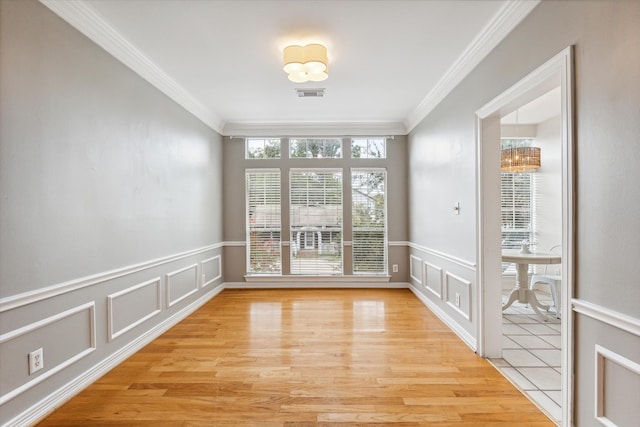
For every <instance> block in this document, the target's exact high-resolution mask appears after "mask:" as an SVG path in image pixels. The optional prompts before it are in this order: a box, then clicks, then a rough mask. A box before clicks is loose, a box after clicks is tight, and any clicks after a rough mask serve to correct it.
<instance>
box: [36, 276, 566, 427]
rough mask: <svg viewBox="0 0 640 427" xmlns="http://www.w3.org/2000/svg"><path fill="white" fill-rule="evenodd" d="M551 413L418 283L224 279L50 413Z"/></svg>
mask: <svg viewBox="0 0 640 427" xmlns="http://www.w3.org/2000/svg"><path fill="white" fill-rule="evenodd" d="M371 424H377V425H381V426H382V425H389V426H440V427H444V426H461V425H467V426H476V427H482V426H496V425H517V426H554V424H553V423H552V422H551V421H550V420H549V419H548V418H547V417H546V416H545V415H543V414H542V413H541V412H540V411H539V410H538V409H537V408H536V407H535V406H534V405H533V404H532V403H531V402H529V400H527V399H526V398H525V397H524V396H523V395H522V394H521V393H520V392H519V391H518V390H516V389H515V388H514V387H513V386H512V385H511V384H510V383H509V382H508V381H507V380H506V379H504V377H502V375H500V373H498V371H496V370H495V369H494V368H493V367H492V366H491V365H489V363H488V362H486V361H485V360H483V359H482V358H480V357H478V356H476V355H475V354H474V353H473V352H472V351H471V350H470V349H469V348H468V347H467V346H466V345H465V344H464V343H462V342H461V341H460V339H458V338H457V336H456V335H455V334H453V333H452V332H451V331H450V330H449V329H448V328H447V327H446V326H445V325H444V324H443V323H442V322H440V320H438V319H437V318H436V317H435V316H434V315H433V314H432V313H431V312H430V311H429V310H428V309H427V308H426V307H425V306H424V305H423V304H422V303H421V302H420V301H419V300H418V299H417V298H416V297H415V296H414V295H413V294H412V293H411V292H410V291H409V290H406V289H384V290H379V289H320V290H316V289H313V290H311V289H304V290H225V291H223V292H222V293H221V294H219V295H218V296H217V297H215V298H214V299H213V300H211V301H209V302H208V303H207V304H205V305H204V306H203V307H202V308H201V309H200V310H198V311H197V312H195V313H194V314H192V315H191V316H189V317H188V318H187V319H185V320H184V321H183V322H181V323H180V324H178V325H176V326H175V327H174V328H172V329H171V330H169V331H168V332H166V333H165V334H164V335H162V336H161V337H159V338H158V339H156V340H155V341H153V342H152V343H151V344H149V345H148V346H146V347H145V348H143V349H142V350H141V351H139V352H138V353H136V354H135V355H133V356H132V357H131V358H129V359H128V360H126V361H125V362H124V363H122V364H121V365H120V366H118V367H116V368H115V369H113V370H112V371H111V372H109V373H108V374H107V375H105V376H104V377H102V378H101V379H100V380H98V381H97V382H95V383H94V384H93V385H91V386H90V387H88V388H87V389H86V390H84V391H83V392H81V393H80V394H79V395H77V396H76V397H74V398H73V399H72V400H70V401H69V402H67V403H66V404H65V405H63V406H62V407H61V408H59V409H58V410H57V411H56V412H54V413H52V414H51V415H50V416H49V417H47V418H46V419H45V420H43V421H42V422H41V423H40V424H39V425H40V426H77V425H132V426H135V425H154V426H161V427H162V426H194V427H195V426H254V425H255V426H283V427H294V426H296V427H303V426H329V425H339V426H361V425H371Z"/></svg>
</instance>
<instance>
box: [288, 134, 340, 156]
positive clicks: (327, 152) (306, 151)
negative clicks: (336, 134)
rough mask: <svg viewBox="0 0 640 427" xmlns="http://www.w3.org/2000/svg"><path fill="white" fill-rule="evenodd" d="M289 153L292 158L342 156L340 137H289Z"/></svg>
mask: <svg viewBox="0 0 640 427" xmlns="http://www.w3.org/2000/svg"><path fill="white" fill-rule="evenodd" d="M289 153H290V156H291V158H292V159H336V158H341V157H342V139H340V138H291V139H289Z"/></svg>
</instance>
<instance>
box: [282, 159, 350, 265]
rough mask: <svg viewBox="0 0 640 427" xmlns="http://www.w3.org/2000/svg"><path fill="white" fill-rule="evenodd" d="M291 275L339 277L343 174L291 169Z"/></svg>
mask: <svg viewBox="0 0 640 427" xmlns="http://www.w3.org/2000/svg"><path fill="white" fill-rule="evenodd" d="M289 185H290V192H289V194H290V199H291V200H290V223H291V243H290V245H291V274H304V275H340V274H342V172H341V170H339V169H305V170H302V169H291V171H290V173H289Z"/></svg>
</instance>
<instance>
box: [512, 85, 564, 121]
mask: <svg viewBox="0 0 640 427" xmlns="http://www.w3.org/2000/svg"><path fill="white" fill-rule="evenodd" d="M516 112H517V115H516ZM561 113H562V98H561V88H560V86H558V87H556V88H554V89H552V90H550V91H549V92H547V93H545V94H543V95H541V96H540V97H538V98H536V99H534V100H532V101H531V102H529V103H527V104H525V105H523V106H522V107H519V108H518V109H517V110H516V111H514V112H512V113H509V114H507V115H506V116H504V117H502V118H501V119H500V123H502V124H503V125H517V124H525V125H537V124H540V123H542V122H545V121H547V120H549V119H550V118H552V117H556V116H559V115H560V114H561Z"/></svg>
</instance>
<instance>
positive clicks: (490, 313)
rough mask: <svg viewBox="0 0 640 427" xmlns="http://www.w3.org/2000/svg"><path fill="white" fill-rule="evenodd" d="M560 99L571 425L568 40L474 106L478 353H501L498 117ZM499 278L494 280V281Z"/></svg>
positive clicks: (566, 384)
mask: <svg viewBox="0 0 640 427" xmlns="http://www.w3.org/2000/svg"><path fill="white" fill-rule="evenodd" d="M558 85H560V87H561V98H562V99H561V102H562V110H561V111H562V113H561V114H562V264H563V268H562V283H563V284H567V285H566V286H563V287H562V294H561V295H562V308H561V311H562V314H561V317H562V318H561V322H562V327H561V328H562V366H563V368H564V369H563V370H562V425H563V426H571V425H573V420H572V410H571V409H572V406H573V405H572V401H573V400H572V396H573V389H572V387H573V384H572V377H573V375H572V372H573V332H572V331H573V311H572V306H571V299H572V298H573V287H574V286H573V285H574V196H573V194H574V192H573V189H574V182H573V171H574V164H573V163H574V159H573V47H572V46H569V47H567V48H566V49H564V50H563V51H562V52H560V53H558V54H557V55H556V56H554V57H553V58H551V59H550V60H549V61H547V62H546V63H544V64H543V65H541V66H540V67H538V68H537V69H536V70H534V71H533V72H531V73H530V74H529V75H527V76H526V77H525V78H523V79H522V80H520V81H519V82H518V83H516V84H515V85H513V86H512V87H511V88H509V89H507V90H506V91H505V92H503V93H502V94H500V95H498V96H497V97H496V98H494V99H493V100H492V101H490V102H489V103H487V104H486V105H484V106H483V107H482V108H480V109H479V110H478V111H476V116H477V129H476V130H477V137H478V140H477V147H476V155H477V158H476V161H477V164H476V182H477V188H476V200H477V209H476V212H477V218H476V221H477V223H476V230H477V236H476V237H477V240H476V241H477V244H478V246H477V252H476V253H477V260H476V261H477V265H478V269H477V278H476V279H477V283H478V292H479V295H480V298H478V300H477V301H478V307H477V308H478V313H479V317H478V354H480V355H481V356H483V357H501V356H502V343H501V335H502V333H501V329H502V308H501V301H502V300H501V288H502V286H501V274H500V258H501V256H500V252H501V249H500V192H499V191H498V190H497V189H499V188H500V155H499V151H500V117H503V116H505V115H506V114H508V113H510V112H512V111H514V110H515V109H516V108H519V107H520V106H522V105H524V104H526V103H528V102H530V101H532V100H533V99H535V98H537V97H538V96H540V95H542V94H544V93H546V92H548V91H549V90H551V89H552V88H554V87H557V86H558ZM496 284H499V285H496Z"/></svg>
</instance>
